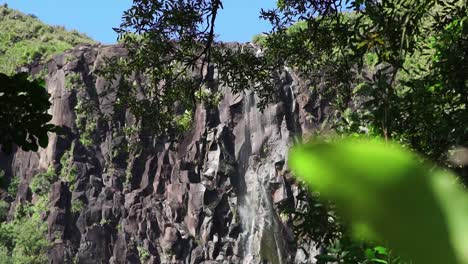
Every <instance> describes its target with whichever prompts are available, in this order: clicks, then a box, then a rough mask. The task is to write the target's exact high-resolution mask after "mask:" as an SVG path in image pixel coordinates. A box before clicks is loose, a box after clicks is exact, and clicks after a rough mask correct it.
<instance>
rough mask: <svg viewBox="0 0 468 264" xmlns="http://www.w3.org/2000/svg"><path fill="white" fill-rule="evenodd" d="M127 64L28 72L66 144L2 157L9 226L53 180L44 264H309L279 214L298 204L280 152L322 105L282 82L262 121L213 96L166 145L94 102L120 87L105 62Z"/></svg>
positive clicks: (113, 50) (98, 60)
mask: <svg viewBox="0 0 468 264" xmlns="http://www.w3.org/2000/svg"><path fill="white" fill-rule="evenodd" d="M123 54H125V51H124V49H123V48H122V47H120V46H80V47H77V48H75V49H74V50H72V51H70V52H67V53H65V54H62V55H60V56H56V57H54V58H53V60H51V61H50V62H49V63H47V64H46V65H45V66H38V67H35V68H33V69H32V70H31V71H32V72H33V73H34V72H39V71H41V70H42V69H47V75H46V80H47V87H48V91H49V93H50V94H51V95H52V100H53V106H52V109H51V112H52V113H53V120H52V122H53V123H54V124H57V125H61V126H64V127H65V130H66V132H67V133H66V135H63V136H56V135H51V136H50V144H49V146H48V147H47V148H46V149H41V150H40V151H38V152H37V153H34V152H27V153H26V152H22V151H20V150H18V151H16V152H15V154H14V155H12V156H9V157H5V156H2V155H3V154H0V168H1V169H2V170H4V171H5V173H6V176H7V178H10V179H11V178H12V177H13V176H14V175H17V176H19V177H20V187H19V190H18V193H17V196H16V198H15V201H14V202H12V203H11V205H12V206H11V209H10V217H11V215H13V212H14V210H15V209H14V208H15V206H17V205H18V204H20V203H23V202H25V201H31V200H32V201H34V199H36V195H35V194H34V192H32V191H31V188H29V187H28V186H30V183H31V181H32V179H33V178H34V176H35V175H37V174H38V173H39V172H44V171H46V170H48V169H49V168H51V170H54V171H55V172H56V174H57V175H58V176H59V177H58V180H56V181H55V182H54V183H53V184H52V186H51V189H50V192H49V204H48V205H49V210H48V211H47V212H46V213H44V214H43V215H42V217H43V219H44V220H45V221H47V223H48V239H49V240H50V241H51V244H52V246H51V249H50V250H49V252H48V255H49V259H50V260H51V263H313V256H312V255H308V256H306V255H305V254H302V253H298V250H297V247H296V246H293V245H294V241H295V238H294V236H293V233H292V230H291V223H290V221H289V220H288V219H287V217H280V214H279V212H278V209H277V206H278V204H280V203H291V204H293V205H294V204H296V202H297V201H296V195H297V186H296V185H295V184H294V181H293V180H292V177H291V175H290V174H289V173H288V171H287V168H286V164H287V154H288V148H289V147H290V146H291V145H292V144H293V143H294V141H295V140H300V138H302V137H303V136H304V135H305V134H309V133H311V132H313V129H314V127H315V126H316V125H317V124H320V122H321V121H322V120H323V118H324V116H325V115H326V112H327V109H326V107H325V103H324V102H321V101H320V100H319V99H318V97H317V96H316V95H314V94H312V93H311V92H310V91H309V89H308V87H307V85H306V84H305V83H303V82H302V81H301V80H300V79H299V78H297V77H296V76H295V74H294V73H292V72H290V71H285V72H283V74H282V76H281V78H280V79H281V82H280V83H278V89H279V91H280V92H281V93H282V99H281V102H279V103H277V104H274V105H270V106H269V107H267V109H266V110H265V111H264V112H260V111H259V110H258V109H257V108H256V107H255V105H256V100H257V98H256V96H255V95H254V94H252V93H250V92H246V93H245V94H239V95H234V94H232V93H231V92H230V90H229V88H227V87H215V89H219V90H220V91H221V92H222V94H223V95H224V96H223V98H222V99H221V101H220V102H219V104H218V106H217V107H205V106H204V105H201V104H200V105H198V106H197V108H196V111H195V115H194V119H193V122H192V124H193V125H192V127H191V129H190V131H188V132H187V133H186V134H185V135H184V137H183V138H182V139H181V140H179V141H178V142H172V141H169V140H168V139H167V138H156V137H154V136H152V135H151V134H148V133H145V134H143V133H142V132H139V131H138V129H137V128H134V120H133V119H132V117H131V115H130V114H129V113H127V112H126V111H121V110H118V109H114V106H113V104H114V103H115V101H116V98H115V96H113V95H112V94H109V95H107V96H102V94H104V92H105V91H106V89H107V87H109V86H110V87H115V86H116V85H119V82H118V81H115V82H114V83H109V82H108V81H106V80H105V79H104V78H103V77H99V76H98V74H97V73H98V72H99V69H101V67H102V66H103V64H104V58H106V57H110V56H122V55H123ZM214 77H215V78H216V73H215V76H214ZM120 128H124V129H120ZM122 131H123V132H122ZM3 195H5V194H3Z"/></svg>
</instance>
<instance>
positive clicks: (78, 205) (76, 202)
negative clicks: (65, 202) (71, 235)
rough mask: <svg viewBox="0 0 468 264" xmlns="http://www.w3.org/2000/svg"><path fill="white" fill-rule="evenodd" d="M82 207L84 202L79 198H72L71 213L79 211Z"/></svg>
mask: <svg viewBox="0 0 468 264" xmlns="http://www.w3.org/2000/svg"><path fill="white" fill-rule="evenodd" d="M83 208H84V203H83V202H82V201H81V200H78V199H76V200H73V201H72V204H71V212H72V213H73V214H77V213H79V212H80V211H81V210H82V209H83Z"/></svg>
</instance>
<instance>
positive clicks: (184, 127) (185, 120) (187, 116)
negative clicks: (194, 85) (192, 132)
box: [175, 110, 193, 132]
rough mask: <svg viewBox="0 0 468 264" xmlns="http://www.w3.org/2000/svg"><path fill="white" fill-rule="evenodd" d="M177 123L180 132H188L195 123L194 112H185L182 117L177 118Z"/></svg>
mask: <svg viewBox="0 0 468 264" xmlns="http://www.w3.org/2000/svg"><path fill="white" fill-rule="evenodd" d="M175 122H176V124H177V127H178V129H179V130H180V131H182V132H185V131H188V130H189V129H190V128H191V127H192V123H193V118H192V112H190V111H187V110H185V112H184V113H183V114H182V115H180V116H176V119H175Z"/></svg>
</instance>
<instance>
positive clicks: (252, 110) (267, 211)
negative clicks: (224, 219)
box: [239, 92, 289, 264]
mask: <svg viewBox="0 0 468 264" xmlns="http://www.w3.org/2000/svg"><path fill="white" fill-rule="evenodd" d="M257 100H258V98H257V97H256V96H255V95H254V94H252V93H249V92H247V93H246V95H245V97H244V102H243V112H244V116H245V119H244V122H245V127H244V131H245V136H246V137H247V136H248V137H249V140H247V142H248V144H249V145H250V146H249V148H244V151H241V152H240V153H239V155H240V157H239V161H240V162H243V163H244V164H242V165H241V166H240V167H242V168H244V169H243V170H241V174H243V175H240V177H243V178H244V179H245V188H246V190H245V195H244V197H243V199H242V200H243V202H241V203H240V205H239V214H240V217H241V223H242V225H243V233H242V235H241V240H242V246H243V249H244V250H243V252H244V258H243V262H242V263H243V264H253V263H260V262H261V261H263V260H267V261H268V263H272V264H282V263H286V262H285V259H286V253H285V248H286V243H285V239H284V235H283V234H282V223H281V221H280V220H279V217H278V216H277V213H276V211H275V208H274V204H273V198H272V191H271V183H272V182H274V181H277V178H278V176H277V175H276V167H275V163H276V162H277V161H278V160H283V161H284V159H285V155H286V153H287V149H288V141H289V140H288V137H289V133H288V132H287V131H284V130H283V131H282V130H281V129H280V130H278V126H277V124H275V121H277V120H275V117H274V116H273V113H274V111H272V107H274V106H272V107H268V108H267V109H265V111H264V112H263V113H262V112H260V111H259V110H258V109H257V108H256V102H257ZM247 150H249V151H247Z"/></svg>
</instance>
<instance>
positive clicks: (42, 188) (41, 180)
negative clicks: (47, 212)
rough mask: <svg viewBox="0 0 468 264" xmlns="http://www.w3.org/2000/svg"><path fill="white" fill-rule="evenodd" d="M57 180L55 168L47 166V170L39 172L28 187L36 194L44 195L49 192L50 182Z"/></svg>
mask: <svg viewBox="0 0 468 264" xmlns="http://www.w3.org/2000/svg"><path fill="white" fill-rule="evenodd" d="M57 180H58V177H57V175H56V174H55V169H54V168H53V167H49V169H48V170H47V172H44V173H39V174H37V175H36V176H34V178H33V179H32V180H31V183H30V185H29V188H31V191H32V192H33V193H35V194H37V195H44V194H47V193H49V190H50V188H51V187H52V184H53V183H54V182H55V181H57Z"/></svg>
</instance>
